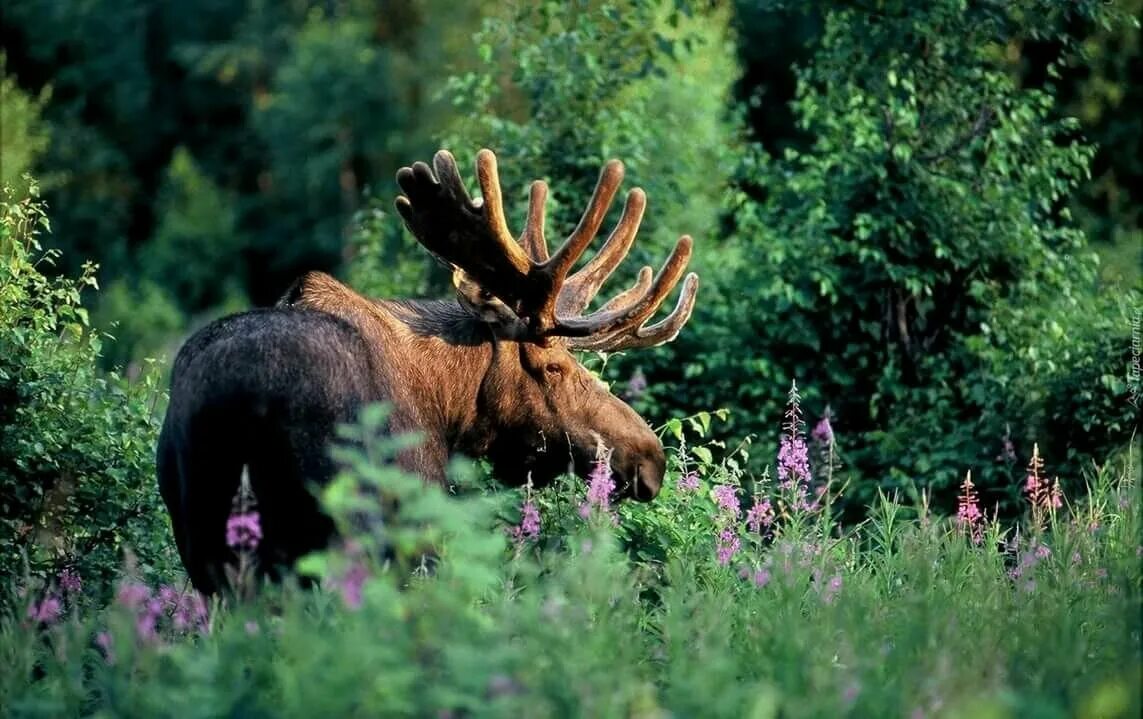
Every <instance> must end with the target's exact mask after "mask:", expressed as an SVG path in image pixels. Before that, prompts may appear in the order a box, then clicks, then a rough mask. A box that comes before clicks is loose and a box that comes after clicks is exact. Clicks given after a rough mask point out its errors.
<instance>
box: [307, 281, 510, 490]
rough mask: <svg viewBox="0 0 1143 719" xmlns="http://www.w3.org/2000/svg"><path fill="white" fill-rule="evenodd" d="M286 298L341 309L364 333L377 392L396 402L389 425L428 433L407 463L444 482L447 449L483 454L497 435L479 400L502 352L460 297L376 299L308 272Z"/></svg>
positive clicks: (406, 455) (330, 309)
mask: <svg viewBox="0 0 1143 719" xmlns="http://www.w3.org/2000/svg"><path fill="white" fill-rule="evenodd" d="M287 301H288V302H289V303H291V304H294V305H298V306H302V307H308V308H312V309H317V310H321V311H324V312H329V313H331V314H335V315H337V316H339V317H342V318H343V319H345V320H348V321H349V322H351V323H353V324H354V325H355V326H356V327H357V328H358V330H359V331H360V332H361V333H362V335H363V336H364V337H365V339H366V341H367V343H368V344H369V346H370V348H371V353H370V354H371V357H370V362H371V365H372V367H373V372H374V375H375V377H376V378H377V387H378V393H379V396H378V397H377V400H378V401H385V402H388V403H389V404H390V405H391V414H390V417H389V425H390V430H391V431H393V432H397V433H400V432H409V431H417V432H421V433H422V436H423V441H422V442H421V443H420V444H419V445H418V446H417V447H415V448H412V449H411V450H408V451H407V452H405V453H403V454H402V455H401V456H399V457H398V462H399V463H400V464H401V465H402V466H403V467H404V468H405V469H407V470H409V471H413V472H416V473H418V474H420V475H422V476H424V477H425V478H426V479H428V480H430V481H436V482H440V483H443V482H444V480H445V476H444V473H445V467H446V465H447V463H448V457H449V454H451V453H453V452H463V453H466V454H470V455H473V456H478V455H480V454H481V453H482V452H483V450H484V449H485V447H486V446H487V445H488V443H489V442H491V441H492V439H493V438H494V435H495V427H494V425H493V424H492V423H490V422H489V419H488V418H487V417H482V415H481V413H480V412H479V403H480V396H481V388H482V386H483V384H484V382H485V381H486V378H487V377H488V375H489V373H490V371H491V370H492V369H493V367H494V365H495V364H496V363H497V362H498V361H502V358H500V357H498V355H500V354H502V353H499V352H497V348H496V344H495V342H494V340H493V337H492V333H491V332H490V331H489V330H488V328H487V326H486V325H484V324H483V323H481V322H478V321H476V320H475V319H473V318H472V317H471V315H469V314H468V313H467V312H466V311H465V310H464V309H463V308H461V307H460V306H459V305H458V304H457V303H456V302H453V301H438V300H419V301H418V300H373V299H369V298H367V297H364V296H363V295H361V294H359V293H357V292H355V291H354V290H353V289H351V288H349V287H348V286H346V285H344V284H342V283H341V282H338V281H337V280H335V279H334V278H332V277H330V276H328V275H324V274H323V273H311V274H309V275H306V277H304V278H303V279H302V280H301V281H300V282H299V284H298V286H296V287H295V289H293V290H292V291H291V293H290V295H288V297H287Z"/></svg>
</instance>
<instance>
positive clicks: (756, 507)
mask: <svg viewBox="0 0 1143 719" xmlns="http://www.w3.org/2000/svg"><path fill="white" fill-rule="evenodd" d="M773 523H774V507H772V506H771V505H770V500H769V499H763V500H762V501H761V502H759V501H758V499H757V498H755V499H754V504H753V505H752V506H751V507H750V509H749V510H747V512H746V526H747V527H748V528H749V529H750V531H751V532H754V533H755V534H759V533H761V531H762V528H763V527H769V526H770V525H771V524H773Z"/></svg>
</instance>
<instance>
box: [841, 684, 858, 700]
mask: <svg viewBox="0 0 1143 719" xmlns="http://www.w3.org/2000/svg"><path fill="white" fill-rule="evenodd" d="M859 694H861V684H859V683H858V682H857V681H856V680H854V681H852V682H850V683H849V684H847V685H846V687H845V690H844V691H842V693H841V700H842V701H843V702H845V703H846V704H847V705H849V704H853V702H855V701H857V696H858V695H859Z"/></svg>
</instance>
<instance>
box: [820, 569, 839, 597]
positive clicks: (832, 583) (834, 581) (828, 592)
mask: <svg viewBox="0 0 1143 719" xmlns="http://www.w3.org/2000/svg"><path fill="white" fill-rule="evenodd" d="M840 591H841V575H840V574H835V575H833V576H832V577H830V580H829V582H828V583H827V584H826V586H825V589H823V590H822V601H823V602H825V603H826V604H833V600H834V598H835V597H836V596H837V593H838V592H840Z"/></svg>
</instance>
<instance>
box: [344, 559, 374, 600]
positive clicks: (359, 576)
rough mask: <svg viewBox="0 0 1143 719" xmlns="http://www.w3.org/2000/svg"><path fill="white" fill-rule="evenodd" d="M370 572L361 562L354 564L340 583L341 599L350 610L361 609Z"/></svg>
mask: <svg viewBox="0 0 1143 719" xmlns="http://www.w3.org/2000/svg"><path fill="white" fill-rule="evenodd" d="M368 578H369V572H368V570H367V569H366V568H365V565H364V564H362V563H361V562H356V561H355V562H353V563H352V564H350V565H349V569H348V570H347V571H346V573H345V575H344V576H342V578H341V581H340V582H339V583H338V589H339V590H340V591H341V598H342V600H343V601H344V602H345V605H346V606H347V607H349V608H350V609H360V608H361V602H362V598H363V590H364V588H365V580H366V579H368Z"/></svg>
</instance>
